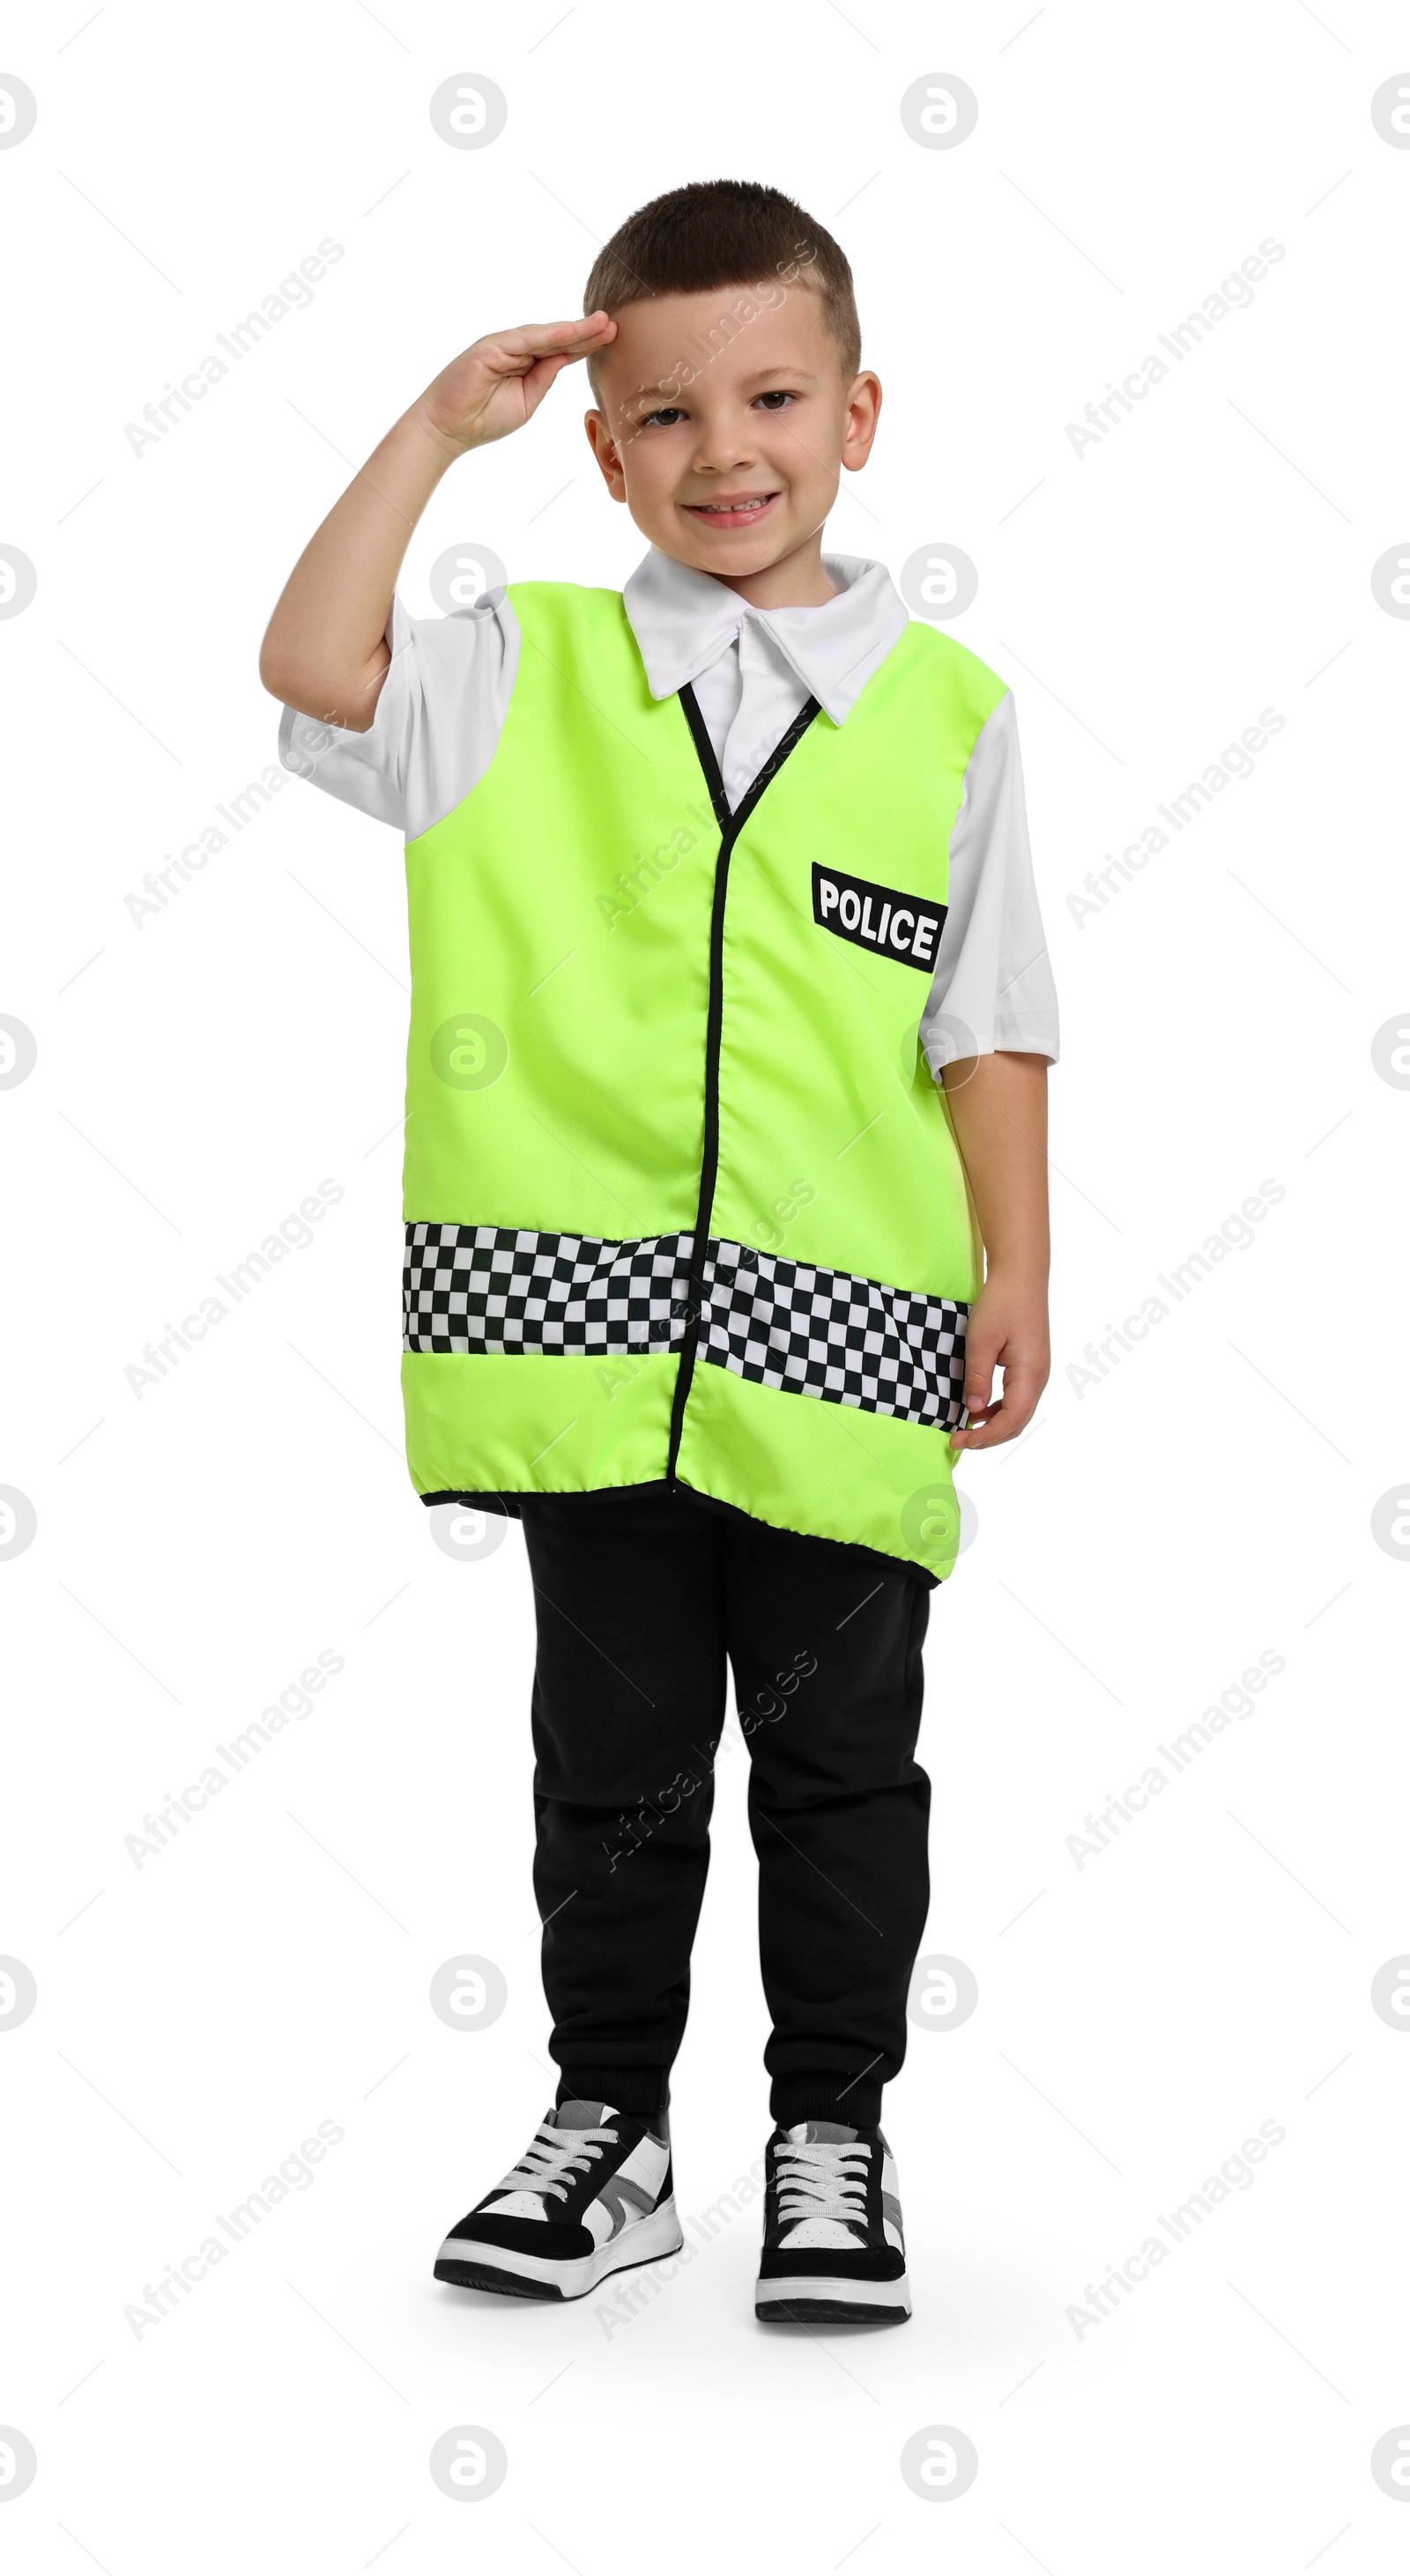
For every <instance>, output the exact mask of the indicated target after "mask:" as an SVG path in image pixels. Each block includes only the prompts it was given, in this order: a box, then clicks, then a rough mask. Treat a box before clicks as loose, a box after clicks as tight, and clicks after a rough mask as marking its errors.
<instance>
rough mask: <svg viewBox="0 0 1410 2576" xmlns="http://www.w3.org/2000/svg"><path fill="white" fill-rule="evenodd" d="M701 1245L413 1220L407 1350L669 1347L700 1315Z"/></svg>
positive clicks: (406, 1287) (668, 1237)
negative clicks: (694, 1287) (693, 1303)
mask: <svg viewBox="0 0 1410 2576" xmlns="http://www.w3.org/2000/svg"><path fill="white" fill-rule="evenodd" d="M690 1245H691V1238H690V1236H689V1235H688V1234H662V1235H654V1236H652V1237H650V1238H649V1239H648V1240H647V1241H646V1242H644V1243H598V1242H596V1241H594V1240H593V1238H592V1237H591V1236H588V1235H580V1234H530V1233H527V1232H524V1231H521V1230H518V1229H516V1228H515V1227H514V1226H510V1225H409V1226H408V1227H407V1229H406V1268H405V1271H404V1272H403V1275H402V1288H403V1295H402V1309H403V1316H404V1325H403V1332H402V1341H403V1346H404V1347H405V1348H406V1349H407V1350H409V1351H462V1352H463V1351H472V1352H473V1351H568V1352H576V1353H577V1354H578V1355H579V1356H581V1355H583V1354H588V1353H594V1352H601V1353H603V1354H606V1353H608V1352H612V1351H617V1352H624V1351H639V1352H646V1351H668V1350H670V1349H672V1347H679V1344H680V1341H681V1337H682V1335H683V1333H684V1330H685V1322H686V1317H687V1315H688V1313H689V1292H690Z"/></svg>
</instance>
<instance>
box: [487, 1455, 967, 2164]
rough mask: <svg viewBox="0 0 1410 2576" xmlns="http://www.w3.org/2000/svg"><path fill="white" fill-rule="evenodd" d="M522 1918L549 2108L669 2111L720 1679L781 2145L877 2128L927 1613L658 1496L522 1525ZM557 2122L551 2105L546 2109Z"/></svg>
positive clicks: (886, 1571) (891, 2047)
mask: <svg viewBox="0 0 1410 2576" xmlns="http://www.w3.org/2000/svg"><path fill="white" fill-rule="evenodd" d="M521 1508H522V1514H523V1526H524V1535H525V1540H526V1542H527V1547H528V1558H529V1567H530V1571H531V1573H532V1576H533V1581H534V1590H535V1606H536V1614H537V1626H538V1660H537V1668H536V1672H535V1677H534V1696H533V1732H534V1752H535V1757H536V1767H535V1773H534V1804H535V1809H536V1814H537V1820H538V1842H537V1853H536V1858H535V1863H534V1892H535V1895H536V1897H537V1899H538V1907H539V1913H540V1915H541V1917H542V1919H543V1925H544V1935H543V1978H544V1989H545V1992H546V1995H547V1998H548V2005H549V2010H550V2012H551V2014H552V2016H553V2024H554V2031H553V2039H552V2043H551V2045H552V2049H553V2055H554V2058H555V2060H556V2062H557V2064H558V2066H559V2068H560V2069H561V2071H562V2075H563V2078H564V2094H565V2095H566V2093H567V2092H576V2093H578V2094H580V2095H581V2096H582V2097H583V2098H585V2099H588V2100H593V2099H597V2100H606V2101H610V2102H615V2103H616V2104H617V2106H618V2107H619V2108H620V2109H622V2110H625V2111H635V2112H637V2113H645V2112H650V2111H655V2110H659V2109H661V2108H663V2107H664V2106H665V2103H666V2100H667V2090H668V2088H667V2076H668V2071H669V2069H670V2066H671V2064H672V2062H673V2060H674V2058H675V2055H676V2051H677V2050H678V2048H679V2047H680V2043H681V2037H682V2034H683V2032H684V2029H685V2018H686V2007H687V2001H688V1998H689V1993H690V1951H691V1943H692V1940H693V1938H694V1934H695V1926H696V1922H697V1919H698V1916H699V1912H700V1902H701V1898H702V1896H703V1894H704V1890H705V1873H706V1869H707V1867H708V1864H709V1820H710V1808H711V1802H712V1798H713V1793H714V1772H715V1758H716V1753H717V1749H718V1746H719V1742H720V1736H721V1731H722V1728H723V1724H724V1716H725V1658H726V1656H728V1658H729V1661H730V1663H731V1665H732V1666H733V1669H734V1681H735V1692H736V1698H737V1702H738V1708H739V1719H740V1728H741V1732H742V1734H743V1736H744V1739H745V1742H746V1744H747V1747H748V1752H749V1759H750V1774H749V1824H750V1830H751V1833H752V1835H753V1839H754V1848H755V1851H756V1853H757V1855H758V1861H759V1951H760V1964H761V1967H762V1970H763V1982H764V1994H765V1998H766V2001H767V2004H768V2008H769V2013H770V2016H771V2018H772V2022H773V2032H772V2036H771V2037H770V2040H769V2043H768V2046H767V2048H766V2049H765V2052H764V2062H765V2065H766V2066H767V2068H768V2072H769V2075H770V2077H771V2079H772V2094H771V2109H772V2114H773V2117H774V2118H775V2119H776V2120H783V2121H788V2122H791V2121H795V2120H801V2119H810V2118H818V2119H836V2120H845V2121H849V2122H852V2123H855V2124H859V2125H870V2124H873V2123H874V2122H875V2121H876V2120H877V2119H878V2118H879V2117H880V2109H881V2088H882V2085H883V2084H884V2083H886V2082H887V2081H888V2079H889V2078H890V2077H891V2076H893V2075H894V2074H895V2073H896V2072H897V2070H898V2068H899V2067H900V2064H901V2061H902V2058H903V2057H904V2055H905V2039H906V1997H907V1991H908V1988H909V1984H910V1976H911V1970H912V1967H913V1965H914V1962H915V1955H916V1951H917V1949H918V1948H919V1945H920V1941H921V1937H922V1934H923V1931H924V1926H925V1917H926V1907H927V1903H928V1899H929V1871H928V1866H927V1860H926V1828H927V1823H928V1818H929V1810H930V1783H929V1781H928V1779H927V1778H926V1775H925V1773H924V1772H923V1771H922V1770H921V1768H920V1766H919V1764H918V1763H917V1762H916V1760H915V1758H914V1756H915V1744H916V1736H917V1733H918V1730H919V1726H920V1709H921V1688H922V1668H921V1643H922V1640H923V1638H924V1635H925V1628H926V1620H927V1617H928V1613H929V1587H928V1586H927V1585H926V1584H925V1583H924V1582H923V1581H922V1580H921V1578H920V1577H919V1576H918V1575H915V1574H910V1573H908V1572H907V1571H906V1570H905V1568H904V1567H902V1566H900V1565H897V1566H895V1567H889V1566H887V1565H885V1564H883V1563H882V1562H880V1561H879V1560H876V1559H873V1558H870V1557H867V1556H866V1555H864V1554H863V1553H862V1552H861V1551H860V1550H853V1549H850V1548H845V1547H840V1546H838V1545H836V1544H834V1543H833V1542H831V1541H828V1540H823V1539H813V1538H800V1537H798V1536H796V1535H794V1534H792V1533H790V1532H788V1531H780V1530H773V1529H769V1528H767V1527H766V1526H765V1525H764V1524H763V1523H762V1522H759V1521H752V1520H747V1519H745V1518H743V1517H742V1516H738V1515H735V1514H733V1513H726V1512H723V1511H720V1510H717V1509H715V1508H713V1507H711V1506H710V1505H707V1504H703V1503H698V1502H694V1501H692V1500H691V1498H690V1497H689V1496H688V1495H686V1494H683V1493H680V1492H679V1491H677V1492H671V1491H669V1490H668V1489H666V1488H665V1487H664V1486H640V1487H636V1488H630V1487H627V1488H623V1489H621V1490H617V1491H613V1492H608V1493H603V1494H589V1495H576V1494H573V1495H536V1496H532V1497H530V1498H529V1499H527V1500H526V1501H525V1502H524V1503H523V1504H522V1507H521ZM560 2098H563V2097H562V2096H561V2097H560Z"/></svg>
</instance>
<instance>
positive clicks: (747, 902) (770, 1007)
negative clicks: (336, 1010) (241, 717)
mask: <svg viewBox="0 0 1410 2576" xmlns="http://www.w3.org/2000/svg"><path fill="white" fill-rule="evenodd" d="M509 598H510V601H511V603H512V605H513V608H514V611H515V614H516V616H517V618H518V621H519V625H520V629H521V633H522V647H521V653H520V661H519V668H518V673H517V676H516V679H515V683H514V689H513V693H512V697H511V700H510V705H509V711H508V716H507V719H506V722H505V726H504V731H503V734H502V737H501V739H500V743H499V746H498V749H497V751H496V753H495V757H494V759H493V761H492V762H491V765H490V767H489V769H488V771H487V772H486V774H485V776H484V777H483V778H482V779H481V780H480V782H479V784H478V785H477V786H476V787H475V788H473V789H472V791H471V793H470V794H469V795H468V796H467V797H466V798H465V799H464V800H463V802H462V803H461V804H460V805H458V806H457V807H456V808H455V810H454V812H452V813H451V814H448V815H447V816H446V817H445V818H444V820H443V821H441V822H439V823H437V824H435V825H433V826H432V828H431V829H430V830H429V831H427V832H424V833H423V834H422V835H421V836H420V838H419V839H418V840H415V841H413V842H410V843H408V845H407V852H406V865H407V889H408V901H409V910H410V935H411V964H412V1005H411V1032H410V1041H409V1046H408V1054H407V1121H408V1123H407V1130H406V1164H405V1198H404V1212H405V1217H406V1230H407V1253H406V1292H405V1301H404V1302H405V1310H406V1321H405V1353H404V1357H403V1362H402V1385H403V1393H404V1397H405V1405H406V1428H407V1458H408V1464H409V1467H410V1470H411V1477H412V1482H413V1484H414V1485H415V1487H416V1490H417V1492H418V1493H420V1494H421V1495H423V1496H424V1498H425V1499H426V1500H427V1501H436V1500H440V1499H444V1498H447V1497H451V1496H455V1497H462V1498H466V1499H470V1500H478V1501H480V1502H482V1503H484V1502H488V1503H489V1504H490V1505H491V1506H492V1507H497V1508H501V1509H510V1510H512V1509H513V1508H514V1505H515V1501H516V1498H517V1497H519V1496H522V1495H525V1494H535V1493H589V1492H594V1491H597V1490H600V1489H601V1488H604V1487H609V1486H622V1485H662V1484H664V1485H666V1486H668V1487H669V1486H677V1487H684V1488H687V1489H688V1490H689V1491H690V1492H691V1493H693V1494H696V1495H699V1496H703V1497H706V1498H708V1499H709V1500H711V1501H713V1502H715V1503H718V1504H720V1505H722V1506H725V1507H728V1508H733V1509H735V1510H737V1511H742V1512H745V1513H747V1514H749V1515H750V1516H751V1517H753V1518H754V1519H756V1520H761V1521H765V1522H768V1523H770V1524H771V1525H772V1526H773V1527H775V1528H778V1529H786V1530H797V1531H803V1532H807V1533H811V1534H813V1535H815V1536H818V1537H823V1538H829V1539H834V1540H839V1541H842V1542H846V1543H850V1544H852V1545H856V1546H861V1547H865V1548H868V1549H872V1550H874V1551H876V1552H878V1553H879V1554H880V1555H882V1556H884V1557H888V1558H899V1559H901V1560H903V1561H905V1562H908V1563H910V1564H912V1565H914V1566H916V1567H918V1568H919V1569H921V1570H922V1571H923V1572H924V1573H926V1574H927V1575H929V1576H930V1577H931V1578H932V1579H938V1578H940V1577H943V1576H944V1575H945V1574H947V1573H948V1572H949V1571H950V1568H951V1566H952V1564H953V1562H954V1557H955V1553H956V1546H957V1536H958V1530H957V1516H956V1511H955V1505H954V1499H953V1491H952V1485H951V1474H950V1451H949V1442H948V1436H947V1434H948V1431H949V1429H950V1428H952V1427H953V1425H954V1424H955V1423H956V1422H957V1421H958V1420H959V1418H960V1396H961V1391H962V1387H963V1335H964V1324H965V1319H966V1314H967V1310H968V1306H969V1303H970V1301H971V1300H972V1299H973V1297H974V1295H975V1294H976V1291H977V1289H978V1286H979V1283H980V1280H981V1278H982V1260H983V1256H982V1251H981V1248H980V1245H979V1241H978V1236H977V1230H976V1227H975V1223H974V1218H973V1211H972V1206H971V1202H970V1199H969V1195H968V1192H967V1189H966V1184H965V1177H964V1172H963V1167H962V1165H961V1162H960V1157H959V1153H958V1149H957V1147H956V1143H955V1137H954V1130H953V1127H952V1125H951V1121H950V1113H949V1108H948V1104H947V1103H946V1100H945V1097H944V1093H943V1091H942V1090H940V1089H939V1088H938V1087H937V1086H936V1084H935V1083H934V1082H933V1081H932V1079H931V1076H930V1073H929V1070H928V1067H927V1065H926V1062H925V1059H924V1056H923V1055H922V1053H921V1052H920V1048H919V1045H918V1023H919V1020H920V1016H921V1013H922V1011H923V1009H924V1007H925V1003H926V999H927V995H928V991H929V984H930V976H931V972H932V970H933V964H934V955H935V944H936V941H937V939H938V935H939V930H940V927H941V925H942V923H943V916H944V907H945V903H946V899H947V893H948V882H949V838H950V831H951V827H952V825H953V823H954V820H955V816H956V813H957V812H958V809H959V803H960V797H961V793H962V789H963V782H964V773H965V769H966V766H967V764H968V761H969V757H970V753H971V751H972V749H973V747H974V743H975V739H976V737H977V735H978V733H979V731H980V729H981V727H982V726H983V724H984V723H985V721H986V719H987V718H988V716H989V715H990V714H991V713H992V711H993V709H994V707H995V706H996V705H997V703H998V701H999V699H1000V698H1001V697H1002V696H1003V694H1004V684H1003V683H1002V682H1001V681H1000V680H998V679H997V678H996V677H995V675H994V673H993V672H992V671H990V670H988V669H987V668H986V667H985V665H984V664H983V663H982V662H979V661H977V660H976V659H975V657H974V656H973V655H972V654H971V653H968V652H966V651H965V649H964V647H963V646H962V645H960V644H958V643H957V642H956V641H955V640H954V639H953V638H952V637H951V636H948V635H945V634H941V633H937V632H936V631H934V630H933V629H931V628H930V627H927V626H923V625H912V626H910V627H909V628H908V629H907V631H906V633H905V634H904V635H903V636H902V637H901V639H900V641H899V642H898V643H897V644H896V645H895V647H894V648H893V650H892V651H891V653H890V654H889V655H888V656H887V658H886V660H885V661H884V662H883V664H882V665H881V667H880V669H879V670H878V671H877V672H876V673H875V674H874V675H873V677H872V678H871V679H870V680H869V681H868V682H867V684H866V687H865V688H864V689H863V691H862V693H861V696H860V697H859V699H858V700H857V702H856V704H855V706H854V707H853V709H852V711H851V713H850V714H849V716H848V717H847V720H846V723H845V724H844V725H841V726H837V725H834V724H833V723H832V722H831V721H830V720H829V718H828V717H827V716H826V715H825V714H823V713H822V712H821V711H820V710H819V709H818V708H817V707H816V704H815V702H814V701H812V700H810V701H809V702H808V706H807V707H806V708H805V709H804V710H803V712H802V714H801V716H800V717H799V719H798V721H797V722H796V723H795V724H794V725H793V726H792V727H791V728H790V731H789V733H788V734H787V735H785V737H784V740H783V743H782V744H781V745H780V746H779V747H778V750H777V751H776V752H775V753H774V754H773V755H772V756H771V759H770V762H769V764H768V769H767V770H766V772H765V775H764V777H763V779H762V780H759V781H756V782H755V786H754V789H753V790H751V793H750V796H749V797H748V798H747V799H746V800H745V801H744V802H743V804H742V805H741V806H740V808H739V809H738V810H737V811H736V813H735V814H734V815H733V816H731V815H730V814H729V812H728V808H727V806H726V804H725V799H724V795H723V790H722V788H721V787H720V785H719V778H718V771H717V769H716V767H715V762H714V756H713V754H712V752H711V750H710V746H709V742H708V738H707V737H706V735H705V731H704V727H703V725H702V723H701V721H700V718H699V713H698V710H697V709H696V707H695V703H694V699H693V697H692V695H691V692H690V691H689V690H682V691H681V693H680V695H679V696H678V697H670V698H666V699H663V700H660V701H658V700H655V699H653V698H652V696H651V693H650V690H649V688H648V686H647V680H646V674H645V671H644V669H643V667H642V662H641V656H640V654H639V652H638V650H637V646H636V642H635V639H634V637H633V635H632V631H631V627H630V625H629V623H628V620H627V616H626V612H625V610H624V608H623V605H622V600H621V596H620V594H619V593H618V592H616V591H609V590H584V589H579V588H577V587H574V586H572V585H569V584H565V583H557V582H551V583H550V582H526V583H515V584H513V585H512V586H511V588H510V591H509Z"/></svg>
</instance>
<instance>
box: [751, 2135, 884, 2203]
mask: <svg viewBox="0 0 1410 2576" xmlns="http://www.w3.org/2000/svg"><path fill="white" fill-rule="evenodd" d="M774 2154H775V2156H776V2158H777V2159H778V2174H777V2177H776V2179H777V2182H778V2195H779V2198H778V2214H779V2218H780V2220H785V2219H789V2220H791V2219H794V2218H837V2219H842V2220H847V2219H850V2220H852V2221H853V2222H854V2223H855V2222H857V2221H860V2220H864V2219H865V2217H866V2210H867V2168H868V2165H869V2164H870V2161H871V2149H870V2147H869V2146H868V2145H867V2144H866V2142H865V2141H864V2140H863V2139H860V2138H859V2139H856V2140H853V2141H851V2142H850V2143H846V2144H844V2143H843V2142H842V2141H841V2140H837V2139H831V2138H814V2139H809V2140H808V2141H807V2142H806V2143H800V2142H799V2141H798V2140H796V2139H793V2138H787V2139H782V2140H780V2141H779V2142H778V2143H777V2144H776V2145H775V2147H774ZM856 2167H860V2171H857V2170H854V2168H856Z"/></svg>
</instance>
